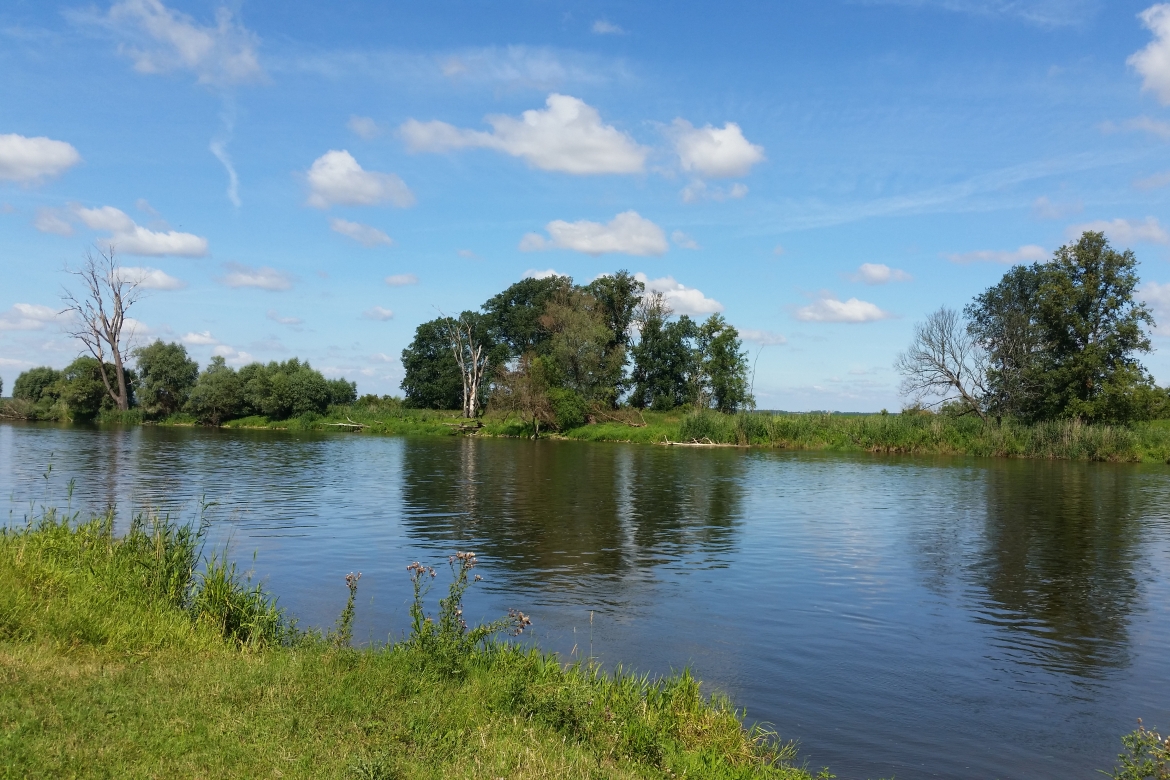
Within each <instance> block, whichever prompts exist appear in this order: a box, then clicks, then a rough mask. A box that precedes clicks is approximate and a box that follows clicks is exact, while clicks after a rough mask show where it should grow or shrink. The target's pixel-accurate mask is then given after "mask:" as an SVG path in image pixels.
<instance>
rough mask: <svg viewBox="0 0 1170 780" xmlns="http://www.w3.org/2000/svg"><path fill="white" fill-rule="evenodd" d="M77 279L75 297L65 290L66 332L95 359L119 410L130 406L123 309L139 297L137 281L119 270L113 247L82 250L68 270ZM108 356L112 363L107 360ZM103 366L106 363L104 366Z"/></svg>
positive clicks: (127, 308) (139, 289) (102, 378)
mask: <svg viewBox="0 0 1170 780" xmlns="http://www.w3.org/2000/svg"><path fill="white" fill-rule="evenodd" d="M69 273H71V274H72V275H74V276H76V277H77V278H78V279H80V280H81V285H82V288H83V291H82V292H81V294H80V295H81V297H78V296H77V295H76V294H74V293H73V292H72V291H70V290H68V289H66V290H65V292H64V294H63V296H62V297H63V299H64V301H65V304H66V307H65V311H67V312H72V313H73V314H74V315H75V319H74V323H75V324H74V326H73V329H72V330H71V331H69V335H71V336H73V337H74V338H76V339H78V340H80V341H81V343H82V344H84V345H85V348H86V350H87V351H88V352H89V354H90V356H91V357H93V358H94V360H95V361H96V363H95V365H96V366H97V369H98V373H99V375H100V376H101V381H102V384H103V385H104V386H105V388H106V392H107V393H109V395H110V398H111V399H112V400H113V402H114V405H115V406H116V407H117V408H118V409H119V410H120V411H123V412H124V411H126V410H128V409H129V408H130V401H131V393H132V389H131V387H130V385H129V384H127V381H126V368H125V363H126V359H127V357H128V355H127V346H128V345H124V344H123V343H122V335H123V334H122V331H123V329H124V328H125V326H126V320H127V312H128V311H129V310H130V308H131V307H132V306H133V305H134V304H135V303H136V302H137V301H138V299H139V297H140V296H141V292H142V290H141V287H140V281H138V280H135V279H130V278H128V277H127V275H125V274H123V273H122V269H121V268H120V267H119V266H118V261H117V259H116V258H115V256H114V247H113V246H112V245H111V246H110V247H109V249H108V250H106V251H102V250H101V249H98V250H97V256H96V257H95V256H94V253H93V252H92V251H87V252H86V253H85V262H84V263H83V264H82V266H81V268H80V269H79V270H77V271H69ZM107 357H108V358H109V360H110V361H112V363H107V362H106V359H107ZM107 366H109V367H108V368H107Z"/></svg>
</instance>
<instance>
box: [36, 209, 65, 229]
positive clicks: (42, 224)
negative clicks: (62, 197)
mask: <svg viewBox="0 0 1170 780" xmlns="http://www.w3.org/2000/svg"><path fill="white" fill-rule="evenodd" d="M33 227H34V228H36V229H37V230H39V231H40V232H42V233H53V234H55V235H58V236H71V235H73V224H72V223H70V222H69V220H68V219H67V218H66V216H65V215H64V214H62V213H61V211H60V210H58V209H50V208H42V209H38V210H37V216H36V219H34V220H33Z"/></svg>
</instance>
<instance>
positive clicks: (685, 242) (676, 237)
mask: <svg viewBox="0 0 1170 780" xmlns="http://www.w3.org/2000/svg"><path fill="white" fill-rule="evenodd" d="M670 240H671V241H673V242H674V245H675V246H677V247H678V248H679V249H702V248H703V247H701V246H699V242H698V241H696V240H695V239H693V238H691V237H690V236H688V235H687V234H686V233H684V232H682V231H681V230H676V231H674V232H673V233H671V234H670Z"/></svg>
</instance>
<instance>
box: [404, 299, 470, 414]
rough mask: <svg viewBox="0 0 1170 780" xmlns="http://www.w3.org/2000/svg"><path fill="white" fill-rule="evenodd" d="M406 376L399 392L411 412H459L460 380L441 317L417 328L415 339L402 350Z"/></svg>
mask: <svg viewBox="0 0 1170 780" xmlns="http://www.w3.org/2000/svg"><path fill="white" fill-rule="evenodd" d="M402 368H403V369H404V370H405V372H406V375H405V377H404V378H403V380H402V390H403V391H404V392H405V393H406V398H405V403H406V405H407V406H408V407H410V408H412V409H458V408H460V407H461V406H462V404H463V378H462V376H461V374H460V371H459V365H458V364H457V363H456V362H455V355H454V354H452V352H451V344H450V340H449V338H448V335H447V328H446V325H445V323H444V318H439V319H435V320H431V321H430V322H424V323H423V324H421V325H419V326H418V327H417V328H416V329H415V331H414V340H413V341H412V342H410V346H408V347H407V348H406V349H404V350H402Z"/></svg>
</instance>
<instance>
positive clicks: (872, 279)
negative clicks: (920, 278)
mask: <svg viewBox="0 0 1170 780" xmlns="http://www.w3.org/2000/svg"><path fill="white" fill-rule="evenodd" d="M849 278H850V279H852V280H853V281H855V282H864V283H865V284H886V283H888V282H908V281H910V280H911V279H913V278H914V277H913V276H911V275H910V274H908V273H906V272H905V271H902V270H899V269H897V268H890V267H889V266H888V265H885V264H884V263H862V264H861V265H860V266H858V268H857V271H856V272H855V273H853V274H850V276H849Z"/></svg>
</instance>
